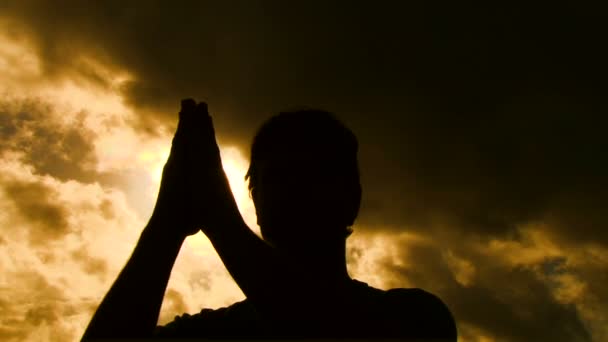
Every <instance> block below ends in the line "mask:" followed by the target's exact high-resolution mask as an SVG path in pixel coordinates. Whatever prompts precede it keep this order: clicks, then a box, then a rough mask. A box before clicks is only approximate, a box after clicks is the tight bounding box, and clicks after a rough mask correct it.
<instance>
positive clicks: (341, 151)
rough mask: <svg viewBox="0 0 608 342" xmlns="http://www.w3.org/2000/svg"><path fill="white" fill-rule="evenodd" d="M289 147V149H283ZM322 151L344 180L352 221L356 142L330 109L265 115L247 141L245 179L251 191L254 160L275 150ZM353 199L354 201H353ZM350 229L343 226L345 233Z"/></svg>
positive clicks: (354, 213) (356, 190)
mask: <svg viewBox="0 0 608 342" xmlns="http://www.w3.org/2000/svg"><path fill="white" fill-rule="evenodd" d="M286 149H289V150H286ZM308 151H323V152H322V153H329V154H331V156H332V165H331V166H332V167H335V168H337V169H338V170H339V172H340V174H341V176H343V177H344V178H345V180H346V182H347V184H348V190H347V191H348V192H349V194H350V193H351V192H352V194H358V196H349V197H348V198H353V203H352V204H349V209H348V210H349V212H350V213H349V215H350V216H351V217H352V219H350V218H349V220H350V221H351V222H350V224H349V225H352V224H353V222H354V220H355V218H356V216H357V214H358V211H359V205H360V193H361V184H360V177H359V166H358V160H357V152H358V142H357V138H356V136H355V135H354V133H353V132H352V131H351V130H350V129H348V128H347V127H346V126H345V125H344V124H343V123H342V122H341V121H340V120H338V119H337V118H336V117H335V116H334V114H333V113H330V112H328V111H325V110H320V109H311V108H305V109H296V110H290V111H282V112H279V114H277V115H275V116H273V117H271V118H270V119H268V120H267V121H266V122H265V123H264V124H263V125H262V126H261V127H260V129H259V130H258V131H257V133H256V135H255V137H254V139H253V143H252V144H251V163H250V165H249V169H248V170H247V174H246V175H245V180H248V181H249V184H248V188H249V191H250V192H251V191H252V189H253V187H254V186H255V184H256V182H257V181H258V174H257V167H256V166H257V162H258V161H260V160H265V159H267V158H268V157H271V156H273V155H274V154H275V153H281V152H291V153H306V152H308ZM355 202H356V203H355ZM351 233H352V230H351V229H350V228H347V232H346V233H345V234H346V237H348V236H349V235H350V234H351Z"/></svg>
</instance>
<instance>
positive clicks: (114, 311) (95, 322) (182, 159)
mask: <svg viewBox="0 0 608 342" xmlns="http://www.w3.org/2000/svg"><path fill="white" fill-rule="evenodd" d="M195 105H196V104H195V103H194V101H183V102H182V111H180V113H179V122H178V126H177V131H176V132H175V136H174V138H173V142H172V145H171V152H170V155H169V159H168V160H167V163H166V164H165V166H164V168H163V176H162V179H161V184H160V189H159V193H158V198H157V200H156V205H155V207H154V212H153V214H152V218H151V219H150V221H149V223H148V224H147V226H146V227H145V228H144V230H143V232H142V234H141V236H140V239H139V241H138V243H137V245H136V247H135V250H134V251H133V254H132V255H131V258H130V259H129V261H128V262H127V264H126V266H125V267H124V269H123V270H122V272H121V273H120V275H119V276H118V278H117V279H116V281H115V282H114V284H113V285H112V288H111V289H110V291H109V292H108V293H107V294H106V296H105V298H104V299H103V301H102V303H101V305H100V306H99V308H98V309H97V311H96V312H95V315H94V316H93V318H92V320H91V322H90V323H89V326H88V328H87V330H86V331H85V334H84V336H83V340H86V339H90V338H100V337H105V338H110V337H143V336H150V335H151V334H152V332H153V330H154V328H155V327H156V323H157V321H158V314H159V311H160V307H161V304H162V300H163V296H164V293H165V289H166V287H167V282H168V280H169V276H170V275H171V269H172V268H173V264H174V262H175V259H176V258H177V255H178V253H179V250H180V248H181V246H182V243H183V242H184V240H185V239H186V237H187V236H189V235H193V234H195V233H197V232H198V231H199V228H198V227H199V226H198V223H197V222H196V220H195V219H194V217H195V216H194V213H193V207H192V203H193V198H194V194H193V193H192V191H191V188H192V183H196V177H194V176H193V175H192V173H191V172H192V168H191V167H190V166H191V164H192V160H193V159H196V158H197V157H196V152H197V151H195V149H194V147H193V142H194V140H193V137H194V136H195V135H196V134H194V133H196V131H195V129H194V128H195V125H194V124H193V116H192V115H191V114H192V110H193V108H194V106H195Z"/></svg>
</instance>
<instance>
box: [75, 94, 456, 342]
mask: <svg viewBox="0 0 608 342" xmlns="http://www.w3.org/2000/svg"><path fill="white" fill-rule="evenodd" d="M357 149H358V147H357V140H356V138H355V136H354V135H353V133H352V132H351V131H350V130H349V129H347V128H346V127H345V126H344V125H343V124H341V123H340V122H339V121H338V120H337V119H335V118H334V117H333V116H332V115H331V114H330V113H327V112H324V111H319V110H303V111H296V112H287V113H280V114H279V115H277V116H275V117H273V118H271V119H270V120H268V121H267V122H266V123H265V124H264V125H263V126H262V128H261V129H260V130H259V131H258V133H257V135H256V136H255V139H254V141H253V144H252V148H251V165H250V167H249V171H248V173H247V176H246V178H248V180H249V189H250V192H251V196H252V198H253V201H254V204H255V208H256V213H257V218H258V224H259V225H260V228H261V233H262V236H263V240H262V239H260V238H259V237H258V236H257V235H255V234H254V233H253V232H252V231H251V230H250V229H249V227H247V226H246V224H245V223H244V221H243V219H242V217H241V215H240V213H239V211H238V208H237V206H236V202H235V200H234V198H233V196H232V193H231V190H230V187H229V185H228V181H227V178H226V175H225V173H224V171H223V169H222V164H221V159H220V154H219V149H218V147H217V143H216V141H215V133H214V131H213V124H212V122H211V117H210V116H209V114H208V112H207V105H206V104H205V103H199V104H198V105H197V104H196V103H195V102H194V100H190V99H189V100H184V101H182V110H181V111H180V119H179V123H178V128H177V131H176V133H175V137H174V138H173V143H172V149H171V154H170V156H169V159H168V161H167V163H166V164H165V167H164V170H163V177H162V181H161V186H160V190H159V196H158V199H157V202H156V206H155V208H154V212H153V214H152V217H151V218H150V221H149V223H148V224H147V226H146V227H145V229H144V231H143V233H142V235H141V237H140V240H139V242H138V244H137V246H136V247H135V250H134V252H133V255H132V256H131V258H130V259H129V261H128V263H127V265H126V266H125V268H124V269H123V271H122V272H121V273H120V275H119V277H118V279H117V280H116V282H115V283H114V285H113V286H112V288H111V289H110V291H109V292H108V294H107V295H106V297H105V298H104V300H103V302H102V303H101V305H100V306H99V308H98V309H97V312H96V313H95V315H94V316H93V319H92V320H91V322H90V324H89V326H88V328H87V331H86V332H85V335H84V337H83V338H85V339H87V338H97V337H155V336H157V337H174V338H175V337H186V338H221V337H232V338H248V337H259V338H271V337H280V338H297V337H329V338H338V337H350V338H369V339H378V338H402V339H408V338H412V339H427V338H428V339H442V340H443V339H445V340H449V341H455V340H456V327H455V324H454V320H453V317H452V315H451V314H450V311H449V310H448V308H447V307H446V306H445V305H444V303H443V302H442V301H441V300H440V299H438V298H437V297H436V296H434V295H432V294H430V293H428V292H425V291H423V290H420V289H403V288H399V289H391V290H388V291H383V290H379V289H375V288H373V287H370V286H368V285H367V284H365V283H363V282H359V281H356V280H354V279H351V278H350V277H349V275H348V272H347V269H346V260H345V248H346V247H345V245H346V238H347V237H348V236H349V235H350V233H351V231H350V229H349V227H350V226H352V225H353V222H354V221H355V218H356V216H357V213H358V211H359V204H360V201H361V186H360V183H359V170H358V165H357V164H358V162H357ZM199 229H200V230H202V231H203V233H205V234H206V235H207V237H208V238H209V240H210V241H211V243H212V244H213V246H214V248H215V249H216V251H217V252H218V254H219V256H220V257H221V259H222V261H223V262H224V265H225V266H226V268H227V269H228V271H229V272H230V274H231V275H232V277H233V278H234V279H235V281H236V282H237V284H238V285H239V287H240V288H241V290H242V291H243V293H244V294H245V296H246V298H247V299H245V300H243V301H241V302H238V303H235V304H233V305H231V306H228V307H225V308H220V309H217V310H211V309H203V310H202V311H201V312H200V313H197V314H195V315H189V314H184V315H182V316H180V317H176V319H175V320H174V321H172V322H170V323H168V324H167V325H165V326H157V321H158V314H159V311H160V307H161V303H162V299H163V295H164V292H165V289H166V286H167V282H168V280H169V276H170V273H171V268H172V267H173V263H174V261H175V258H176V257H177V255H178V252H179V249H180V247H181V245H182V243H183V241H184V239H185V238H186V237H187V236H189V235H192V234H195V233H197V232H198V231H199Z"/></svg>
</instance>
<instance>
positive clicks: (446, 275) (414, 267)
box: [380, 239, 591, 341]
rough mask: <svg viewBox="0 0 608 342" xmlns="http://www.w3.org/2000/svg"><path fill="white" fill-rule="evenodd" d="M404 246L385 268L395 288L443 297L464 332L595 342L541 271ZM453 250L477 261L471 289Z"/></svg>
mask: <svg viewBox="0 0 608 342" xmlns="http://www.w3.org/2000/svg"><path fill="white" fill-rule="evenodd" d="M402 241H403V242H401V243H402V244H403V246H402V248H400V249H398V251H399V254H398V255H397V256H394V255H392V256H391V258H386V259H384V260H382V261H381V262H380V264H381V265H382V267H383V268H384V271H385V272H388V273H389V274H390V275H391V277H392V284H391V285H393V286H403V284H416V287H420V288H423V289H426V290H429V291H431V292H433V293H436V294H438V295H439V296H440V297H441V298H442V299H443V300H444V301H445V302H446V303H447V304H448V306H449V307H450V309H451V310H452V312H453V313H454V315H455V317H457V319H458V324H459V326H460V327H465V326H467V325H469V326H474V327H477V328H479V329H481V330H482V331H483V332H484V333H485V334H486V335H490V336H492V337H494V338H496V339H497V340H498V341H540V340H550V341H591V335H590V333H589V331H588V328H587V327H586V325H585V323H583V320H582V318H581V316H580V313H579V311H578V310H577V308H576V307H575V305H574V304H564V303H560V302H558V301H557V300H556V299H555V297H554V296H553V294H552V292H553V289H552V288H551V286H550V283H549V282H547V281H545V280H544V279H543V275H542V274H541V273H540V272H541V271H540V270H539V269H538V265H529V266H524V265H522V266H506V265H504V263H503V262H502V260H500V255H499V256H494V257H489V258H488V256H484V255H483V254H482V253H480V251H479V250H476V249H475V248H472V247H471V246H466V247H467V248H463V247H462V246H449V244H444V243H438V244H435V243H432V244H431V243H428V242H416V241H406V240H402ZM396 243H397V244H399V243H400V242H399V240H398V239H397V240H396ZM448 249H451V250H455V251H456V253H459V254H464V255H465V256H466V257H467V258H468V259H469V260H470V261H472V265H473V266H474V268H475V275H474V277H473V280H472V281H471V282H470V283H469V284H462V283H461V282H458V281H457V280H456V279H457V278H456V276H455V270H453V269H450V267H448V265H447V264H446V262H445V251H446V250H448ZM463 330H464V331H463ZM460 333H461V336H463V335H462V334H466V329H461V331H460Z"/></svg>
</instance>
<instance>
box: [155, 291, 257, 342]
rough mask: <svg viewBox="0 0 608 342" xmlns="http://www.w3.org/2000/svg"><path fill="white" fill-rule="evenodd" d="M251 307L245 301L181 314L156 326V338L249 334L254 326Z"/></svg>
mask: <svg viewBox="0 0 608 342" xmlns="http://www.w3.org/2000/svg"><path fill="white" fill-rule="evenodd" d="M255 323H256V315H255V312H254V310H253V307H251V305H250V304H249V303H248V302H247V301H246V300H244V301H241V302H237V303H234V304H232V305H230V306H227V307H222V308H219V309H208V308H205V309H202V310H201V311H200V312H199V313H196V314H193V315H191V314H187V313H185V314H183V315H180V316H175V319H174V320H173V321H171V322H169V323H167V324H165V325H162V326H157V327H156V329H155V331H154V335H155V336H156V337H174V338H197V337H221V336H227V335H235V336H238V335H240V334H250V333H252V329H253V328H254V327H255V326H256V324H255Z"/></svg>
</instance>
